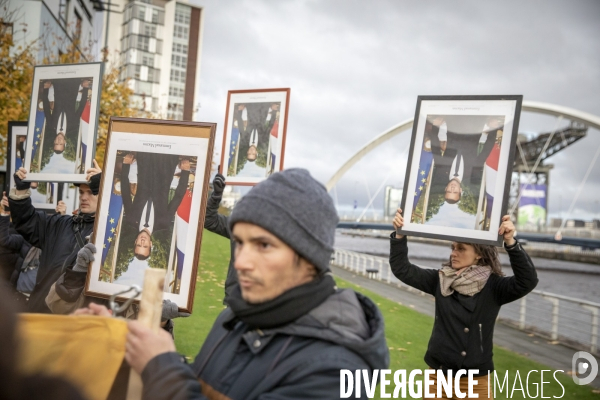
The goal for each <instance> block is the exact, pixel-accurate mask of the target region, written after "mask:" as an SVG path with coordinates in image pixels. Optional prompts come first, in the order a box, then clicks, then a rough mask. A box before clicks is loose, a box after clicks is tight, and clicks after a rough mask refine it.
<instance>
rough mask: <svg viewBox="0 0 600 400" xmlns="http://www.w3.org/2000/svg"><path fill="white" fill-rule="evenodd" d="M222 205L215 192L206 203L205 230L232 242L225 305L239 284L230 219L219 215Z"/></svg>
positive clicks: (226, 280) (219, 197)
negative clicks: (234, 287)
mask: <svg viewBox="0 0 600 400" xmlns="http://www.w3.org/2000/svg"><path fill="white" fill-rule="evenodd" d="M220 203H221V196H215V195H214V192H213V193H212V194H211V195H210V197H209V198H208V202H207V203H206V217H205V218H204V228H205V229H208V230H209V231H211V232H213V233H216V234H217V235H220V236H223V237H225V238H227V239H229V240H230V241H231V245H230V246H231V255H230V257H229V267H228V269H227V278H226V279H225V299H224V300H223V303H225V304H227V299H228V297H229V296H230V295H231V291H232V287H233V285H234V284H235V283H237V273H236V272H235V268H234V267H233V261H234V252H235V241H234V240H233V238H232V237H231V232H230V231H229V222H228V221H229V218H227V217H226V216H224V215H221V214H219V204H220Z"/></svg>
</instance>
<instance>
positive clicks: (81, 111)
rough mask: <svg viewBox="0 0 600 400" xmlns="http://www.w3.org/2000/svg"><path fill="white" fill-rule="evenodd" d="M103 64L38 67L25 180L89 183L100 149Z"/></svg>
mask: <svg viewBox="0 0 600 400" xmlns="http://www.w3.org/2000/svg"><path fill="white" fill-rule="evenodd" d="M103 70H104V64H103V63H101V62H95V63H80V64H60V65H36V66H35V67H34V73H33V84H32V89H31V101H30V106H29V123H28V126H27V139H28V140H27V148H26V151H27V154H30V155H31V156H30V157H26V159H25V160H26V163H25V165H24V167H25V169H27V171H28V173H27V180H30V181H39V182H66V183H85V171H87V170H88V169H89V168H91V167H92V160H93V159H94V155H95V152H96V138H97V134H98V117H99V115H100V97H101V91H102V75H103Z"/></svg>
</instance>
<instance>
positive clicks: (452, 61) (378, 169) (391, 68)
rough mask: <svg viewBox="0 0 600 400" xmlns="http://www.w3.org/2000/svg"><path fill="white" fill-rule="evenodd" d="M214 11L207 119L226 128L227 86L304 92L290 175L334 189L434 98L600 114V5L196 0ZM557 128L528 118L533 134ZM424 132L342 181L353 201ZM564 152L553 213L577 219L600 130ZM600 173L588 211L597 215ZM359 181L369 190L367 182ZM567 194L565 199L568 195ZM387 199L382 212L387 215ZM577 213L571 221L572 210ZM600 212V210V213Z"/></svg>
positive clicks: (340, 190)
mask: <svg viewBox="0 0 600 400" xmlns="http://www.w3.org/2000/svg"><path fill="white" fill-rule="evenodd" d="M192 2H193V3H195V4H197V5H200V6H203V7H204V13H205V14H204V24H205V26H204V40H203V53H202V64H201V68H202V72H201V82H200V85H201V86H200V87H201V93H202V95H201V99H200V101H201V104H202V107H201V110H200V111H199V113H198V118H199V119H200V120H203V121H213V122H217V123H218V124H219V130H220V132H219V136H218V138H217V142H216V143H217V147H218V152H219V153H220V151H221V149H220V145H219V144H220V143H221V135H222V127H223V121H224V118H225V104H226V99H227V91H228V90H233V89H250V88H263V87H290V88H291V89H292V92H291V101H290V114H289V124H288V140H287V150H286V167H293V166H300V167H305V168H308V169H309V170H310V171H311V173H312V174H313V175H314V176H315V177H316V178H317V179H319V180H321V181H322V182H326V181H327V180H328V179H329V178H330V177H331V175H332V174H333V173H334V172H335V171H336V170H337V169H338V168H339V167H340V166H341V165H342V164H343V163H344V162H345V161H346V160H347V159H348V158H349V157H351V156H352V155H353V154H354V153H355V152H356V151H358V150H359V149H360V148H361V147H362V146H363V145H364V144H366V143H367V142H369V141H370V140H371V139H372V138H373V137H375V136H376V135H379V134H380V133H382V132H383V131H384V130H386V129H388V128H390V127H391V126H393V125H396V124H397V123H399V122H400V121H402V120H405V119H407V118H411V117H412V116H413V115H414V109H415V104H416V98H417V96H418V95H423V94H432V95H433V94H523V95H524V96H525V99H526V100H535V101H543V102H548V103H556V104H561V105H565V106H569V107H573V108H576V109H580V110H583V111H586V112H590V113H595V114H599V113H600V112H599V111H598V110H599V109H600V96H598V93H600V68H599V67H600V41H598V40H597V38H598V37H600V25H598V24H597V21H596V19H597V16H598V15H600V3H599V2H597V1H595V0H589V1H583V0H582V1H577V2H575V3H574V2H565V1H544V2H540V1H529V2H523V1H504V2H494V3H489V2H488V3H484V2H477V1H463V2H436V3H435V4H433V3H431V2H417V1H402V2H399V1H383V0H375V1H369V2H366V1H362V2H359V1H346V0H329V1H316V0H311V1H286V2H281V1H279V2H276V1H267V0H263V1H260V0H252V1H250V0H246V1H243V0H228V1H222V0H192ZM553 124H554V119H553V118H549V117H542V118H538V117H535V116H528V115H524V117H523V120H522V123H521V131H524V130H525V131H529V132H536V131H537V132H539V131H549V130H551V129H552V126H553ZM409 136H410V133H408V132H405V133H403V134H402V135H401V136H399V137H398V138H396V139H394V140H392V141H390V142H388V143H386V144H385V145H383V146H380V147H379V148H378V149H376V150H375V151H374V152H373V153H371V154H369V155H368V156H367V157H365V159H364V160H362V161H361V162H360V163H359V164H357V165H356V166H355V167H354V168H353V169H351V170H350V171H349V172H348V174H347V175H346V176H345V177H344V178H343V179H342V180H341V181H340V182H339V184H338V186H337V189H336V192H337V197H338V201H339V203H340V204H352V203H353V201H354V200H355V199H356V200H358V203H359V208H360V207H361V206H362V207H364V206H365V205H366V202H367V197H368V196H367V194H366V193H367V190H366V188H365V185H364V181H365V180H367V181H368V182H369V190H370V191H371V194H373V193H374V191H375V190H376V189H377V187H378V186H379V185H380V184H381V182H383V181H384V179H385V178H386V176H387V175H388V172H389V170H390V169H393V173H392V175H391V176H390V178H389V180H388V182H389V183H390V184H394V185H399V184H401V182H402V181H403V179H404V170H405V163H406V161H405V160H406V157H401V153H402V151H403V150H404V148H405V147H406V145H407V143H408V140H409ZM588 136H589V137H588V138H586V139H584V140H582V141H581V142H579V143H577V144H575V145H573V146H572V147H571V148H569V149H567V150H565V151H564V152H562V153H560V154H557V155H556V156H554V157H553V158H551V159H549V160H548V162H550V163H554V164H555V166H556V167H555V170H554V171H553V172H552V177H551V188H550V199H549V202H550V212H551V213H554V214H558V213H560V211H561V210H560V209H559V203H560V204H561V205H562V209H563V210H564V212H566V209H567V208H568V205H569V204H567V203H568V202H567V201H566V199H565V198H566V197H567V195H566V194H565V193H571V194H572V193H574V192H575V190H576V188H577V185H578V184H579V182H580V181H581V179H582V178H583V175H584V174H585V170H586V169H587V166H588V165H589V162H590V161H591V159H592V157H593V154H594V152H595V150H596V149H597V148H598V146H599V145H600V132H598V131H594V130H590V132H589V135H588ZM599 170H600V164H599V165H598V166H597V169H596V170H595V171H594V172H593V173H592V175H591V176H590V180H589V183H588V184H587V185H586V186H585V190H584V192H583V193H582V195H581V198H580V200H579V201H578V203H577V207H576V212H575V213H576V214H577V215H580V216H582V217H585V218H588V217H591V216H594V214H595V213H597V209H598V203H597V202H596V198H597V197H598V193H599V192H598V189H599V186H600V174H599V173H598V172H597V171H599ZM356 182H359V183H356ZM559 193H562V194H561V195H563V196H564V197H565V198H563V200H562V202H559V201H558V200H557V196H558V195H559ZM382 202H383V200H382V197H381V195H380V197H379V198H378V199H376V200H375V204H374V205H375V207H377V208H381V207H382ZM564 212H563V214H564ZM596 215H597V214H596Z"/></svg>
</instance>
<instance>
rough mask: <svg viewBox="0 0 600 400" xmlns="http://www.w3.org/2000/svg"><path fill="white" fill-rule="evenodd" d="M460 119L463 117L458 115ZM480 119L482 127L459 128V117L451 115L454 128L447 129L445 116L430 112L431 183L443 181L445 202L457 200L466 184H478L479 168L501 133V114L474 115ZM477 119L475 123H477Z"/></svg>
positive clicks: (479, 179) (480, 168)
mask: <svg viewBox="0 0 600 400" xmlns="http://www.w3.org/2000/svg"><path fill="white" fill-rule="evenodd" d="M459 117H462V118H463V120H464V119H465V117H471V119H473V117H472V116H459ZM475 117H476V118H477V120H481V119H482V118H483V119H484V121H485V122H484V124H483V127H482V128H479V129H472V128H459V123H458V122H459V121H460V119H458V118H456V117H455V121H453V122H454V125H455V126H456V127H457V128H456V129H449V127H448V126H449V125H451V124H449V122H448V120H447V119H448V118H447V117H445V116H431V117H430V118H428V120H429V121H430V123H431V130H430V135H429V139H430V140H431V152H432V155H433V160H434V168H433V175H432V185H435V186H439V185H444V186H445V189H444V199H445V201H446V202H447V203H449V204H455V203H457V202H458V201H460V199H461V196H462V192H463V188H464V187H465V186H466V185H471V186H474V187H477V186H480V185H481V182H482V178H483V168H484V163H485V160H486V159H487V157H488V156H489V154H490V152H491V150H492V147H493V146H494V143H495V142H496V139H497V137H501V136H502V125H503V118H502V117H500V116H489V117H485V116H483V117H482V116H475ZM480 124H481V122H479V126H480V127H481V125H480Z"/></svg>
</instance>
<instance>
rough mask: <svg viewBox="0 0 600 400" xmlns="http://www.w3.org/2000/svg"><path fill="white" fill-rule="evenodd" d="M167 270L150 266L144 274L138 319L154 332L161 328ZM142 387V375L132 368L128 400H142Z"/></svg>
mask: <svg viewBox="0 0 600 400" xmlns="http://www.w3.org/2000/svg"><path fill="white" fill-rule="evenodd" d="M166 272H167V271H166V270H164V269H156V268H148V269H147V270H146V273H145V275H144V288H143V289H142V299H141V300H140V312H139V314H138V321H140V322H141V323H142V324H144V326H146V327H148V328H150V329H152V330H153V331H154V332H158V331H159V329H160V317H161V315H162V300H163V287H164V281H165V274H166ZM142 389H143V387H142V377H141V376H140V375H139V374H138V373H137V372H135V371H134V370H133V369H132V370H131V371H130V373H129V386H128V387H127V400H140V399H141V398H142Z"/></svg>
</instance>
